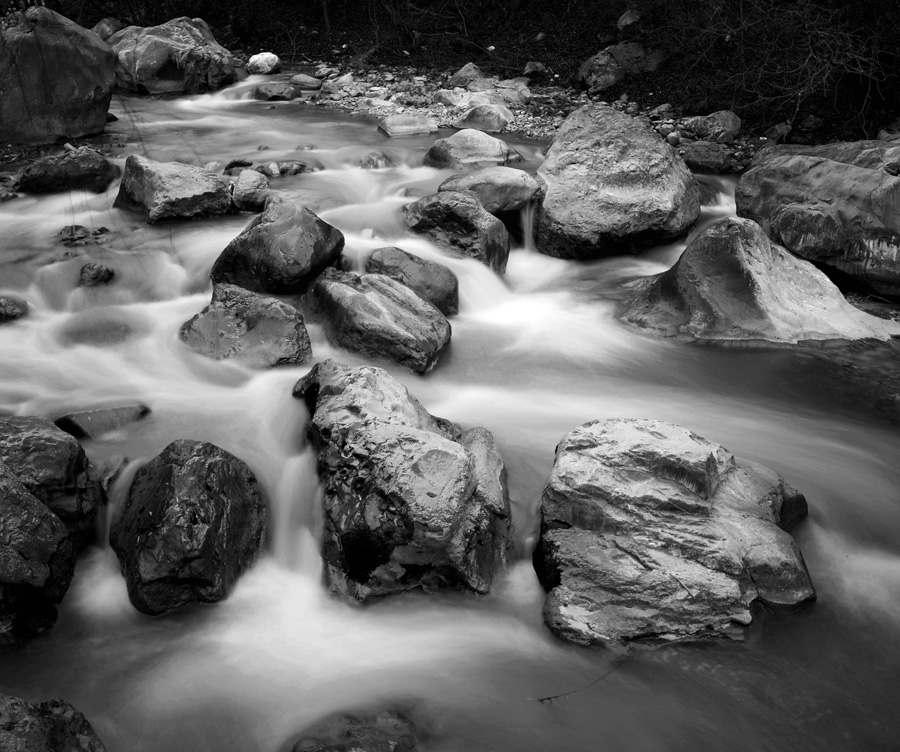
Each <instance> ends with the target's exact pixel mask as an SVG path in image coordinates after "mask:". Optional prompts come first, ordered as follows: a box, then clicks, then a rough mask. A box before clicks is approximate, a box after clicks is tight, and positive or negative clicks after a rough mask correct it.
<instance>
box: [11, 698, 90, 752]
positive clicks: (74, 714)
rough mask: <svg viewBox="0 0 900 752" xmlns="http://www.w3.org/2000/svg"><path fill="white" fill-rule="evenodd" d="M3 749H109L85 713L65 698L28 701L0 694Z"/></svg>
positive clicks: (13, 751)
mask: <svg viewBox="0 0 900 752" xmlns="http://www.w3.org/2000/svg"><path fill="white" fill-rule="evenodd" d="M0 749H2V750H4V752H106V747H104V746H103V742H102V741H100V739H99V737H98V736H97V734H96V732H95V731H94V729H93V727H92V726H91V724H90V722H89V721H88V720H87V718H85V717H84V714H83V713H82V712H81V711H79V710H78V709H76V708H75V707H74V706H73V705H70V704H69V703H68V702H66V701H65V700H48V701H47V702H41V703H36V704H35V703H30V702H25V700H22V699H20V698H18V697H13V696H12V695H5V694H0Z"/></svg>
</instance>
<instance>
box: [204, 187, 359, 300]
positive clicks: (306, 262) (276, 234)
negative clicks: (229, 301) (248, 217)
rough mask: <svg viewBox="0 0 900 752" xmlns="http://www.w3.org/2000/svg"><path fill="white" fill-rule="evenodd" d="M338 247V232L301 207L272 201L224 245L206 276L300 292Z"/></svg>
mask: <svg viewBox="0 0 900 752" xmlns="http://www.w3.org/2000/svg"><path fill="white" fill-rule="evenodd" d="M343 248H344V236H343V234H342V233H341V232H340V230H338V229H337V228H335V227H332V226H331V225H330V224H328V223H327V222H325V221H323V220H322V219H320V218H319V217H318V216H316V215H315V214H313V213H312V212H311V211H310V210H309V209H307V208H306V207H304V206H300V205H297V204H294V203H286V202H285V203H282V202H276V203H272V204H270V205H269V206H268V207H266V210H265V211H264V212H263V213H262V214H260V215H259V216H258V217H256V218H254V219H253V221H252V222H251V223H250V224H249V225H247V227H246V228H244V230H243V231H242V232H241V233H240V235H238V236H237V237H236V238H235V239H234V240H232V241H231V242H230V243H229V244H228V245H227V246H226V247H225V250H224V251H222V253H221V254H220V255H219V258H217V259H216V262H215V264H213V268H212V272H211V273H210V277H211V279H212V281H213V283H215V284H218V283H220V282H225V283H228V284H232V285H237V286H238V287H243V288H244V289H246V290H251V291H252V292H261V293H271V294H274V295H292V294H299V293H303V292H306V290H307V289H309V286H310V285H311V284H312V283H313V281H314V280H315V278H316V277H317V276H318V275H319V274H320V273H321V272H322V271H323V270H324V269H325V267H327V266H330V265H332V264H334V263H335V262H336V261H337V259H338V258H339V257H340V255H341V251H342V250H343Z"/></svg>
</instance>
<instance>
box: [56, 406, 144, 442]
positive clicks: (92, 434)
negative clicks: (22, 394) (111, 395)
mask: <svg viewBox="0 0 900 752" xmlns="http://www.w3.org/2000/svg"><path fill="white" fill-rule="evenodd" d="M149 414H150V408H149V407H147V406H146V405H142V404H141V403H139V402H132V403H130V404H126V405H110V406H109V407H95V408H91V409H89V410H78V411H76V412H72V413H66V414H65V415H63V416H62V417H60V418H57V419H56V420H54V421H53V423H54V425H55V426H56V427H57V428H58V429H59V430H60V431H65V432H66V433H67V434H69V435H71V436H74V437H75V438H76V439H96V438H99V437H101V436H104V435H105V434H108V433H112V432H113V431H118V430H119V429H120V428H124V427H125V426H127V425H130V424H131V423H136V422H137V421H139V420H140V419H141V418H144V417H146V416H147V415H149Z"/></svg>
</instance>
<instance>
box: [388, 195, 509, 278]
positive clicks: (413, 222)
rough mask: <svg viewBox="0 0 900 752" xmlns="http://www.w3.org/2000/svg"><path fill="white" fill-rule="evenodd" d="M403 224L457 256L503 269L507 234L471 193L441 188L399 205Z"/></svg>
mask: <svg viewBox="0 0 900 752" xmlns="http://www.w3.org/2000/svg"><path fill="white" fill-rule="evenodd" d="M403 215H404V219H405V221H406V226H407V227H408V228H409V229H410V230H412V232H414V233H416V234H418V235H424V236H425V237H427V238H428V239H429V240H431V241H432V242H433V243H435V244H436V245H438V246H440V247H441V248H443V249H444V250H447V251H449V252H450V253H453V254H454V255H457V256H467V257H469V258H474V259H477V260H478V261H480V262H481V263H483V264H485V265H487V266H489V267H490V268H491V269H493V270H494V271H495V272H497V274H503V272H504V271H506V261H507V259H508V258H509V233H507V231H506V227H504V226H503V222H501V221H500V220H499V219H497V218H496V217H495V216H493V215H492V214H490V213H489V212H487V211H485V209H484V207H483V206H482V205H481V202H480V201H479V200H478V197H477V196H476V195H475V194H474V193H469V192H463V191H441V192H439V193H432V194H430V195H428V196H423V197H422V198H420V199H419V200H418V201H413V202H412V203H411V204H407V205H406V206H404V207H403Z"/></svg>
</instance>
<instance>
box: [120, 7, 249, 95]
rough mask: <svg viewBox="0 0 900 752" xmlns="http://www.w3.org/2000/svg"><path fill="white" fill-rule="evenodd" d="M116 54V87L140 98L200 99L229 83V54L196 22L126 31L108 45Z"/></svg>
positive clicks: (231, 79)
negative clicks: (190, 96) (174, 96)
mask: <svg viewBox="0 0 900 752" xmlns="http://www.w3.org/2000/svg"><path fill="white" fill-rule="evenodd" d="M108 42H109V44H110V46H111V47H112V48H113V50H114V51H115V53H116V58H117V61H116V84H117V85H118V86H119V87H120V88H122V89H127V90H128V91H136V92H138V93H140V94H172V93H178V94H199V93H201V92H204V91H214V90H215V89H220V88H221V87H223V86H225V85H227V84H230V83H233V82H234V81H235V80H236V78H237V75H236V72H235V69H234V62H233V61H232V59H231V53H229V52H228V50H226V49H225V48H224V47H222V46H221V45H220V44H219V43H218V42H216V38H215V37H214V36H213V33H212V31H210V28H209V26H208V25H207V23H206V21H204V20H203V19H200V18H187V17H186V16H182V17H181V18H173V19H172V20H170V21H166V23H164V24H160V25H159V26H148V27H146V28H144V27H141V26H128V27H126V28H124V29H122V30H121V31H119V32H116V33H115V34H113V35H112V36H111V37H110V38H109V40H108Z"/></svg>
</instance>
